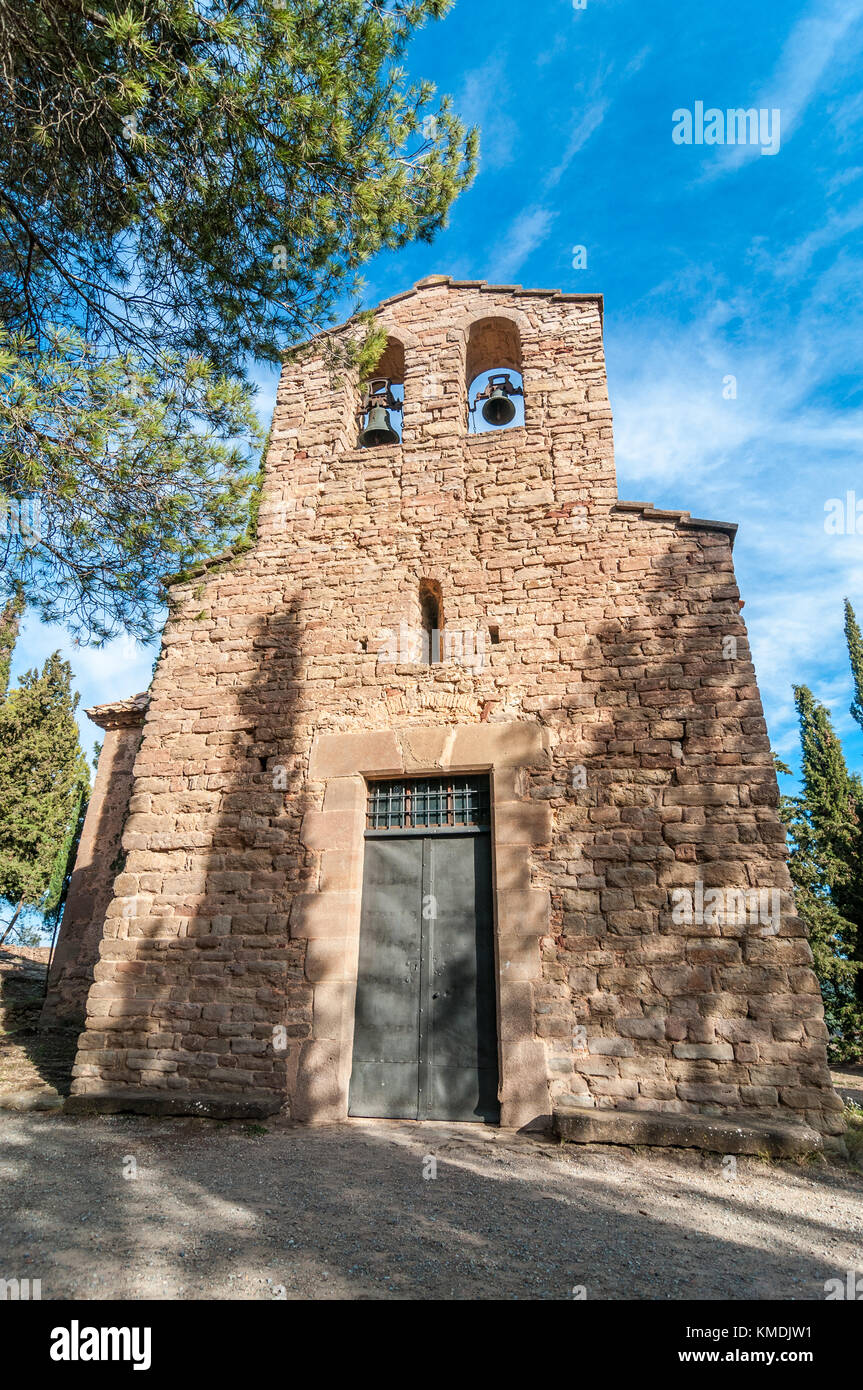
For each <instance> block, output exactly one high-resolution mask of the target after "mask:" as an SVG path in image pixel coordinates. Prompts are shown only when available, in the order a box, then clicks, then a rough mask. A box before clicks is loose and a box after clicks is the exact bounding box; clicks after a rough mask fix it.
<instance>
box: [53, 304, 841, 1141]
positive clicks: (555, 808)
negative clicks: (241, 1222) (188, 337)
mask: <svg viewBox="0 0 863 1390" xmlns="http://www.w3.org/2000/svg"><path fill="white" fill-rule="evenodd" d="M378 312H379V316H380V319H381V321H382V322H383V323H385V324H386V325H387V326H388V329H389V331H390V333H391V335H392V338H393V339H397V340H398V342H397V344H395V346H393V345H392V344H391V349H390V351H389V358H390V360H396V359H397V358H399V357H400V353H401V351H402V350H403V353H404V363H405V370H404V385H405V407H404V434H403V442H402V443H401V444H399V445H392V446H386V447H383V448H378V449H374V450H360V449H357V448H356V447H355V446H356V439H357V418H356V408H357V403H358V392H357V383H352V382H351V381H350V380H349V379H343V380H342V381H341V382H340V383H338V384H333V383H332V381H331V379H330V375H329V372H328V369H327V367H326V365H325V361H324V357H323V352H322V349H321V347H320V345H319V344H316V343H312V344H311V345H309V347H308V349H307V351H306V353H305V356H304V357H303V359H302V360H301V361H299V362H297V363H292V364H289V365H287V366H286V367H285V369H284V370H283V373H282V378H281V382H280V386H279V391H278V400H277V405H276V412H275V417H274V421H273V430H272V436H271V444H270V452H269V457H268V460H267V479H266V487H265V492H264V497H263V501H262V505H261V509H260V519H259V540H258V543H257V544H256V546H255V548H254V549H253V550H251V551H248V552H245V553H243V554H241V555H239V556H237V557H235V558H233V559H232V558H227V559H226V560H224V561H223V562H221V563H216V564H211V565H210V566H209V567H207V568H205V569H202V570H201V571H200V572H199V573H197V574H196V575H194V576H192V577H191V578H190V579H188V580H186V581H184V582H182V583H178V584H177V585H176V586H175V587H174V589H173V603H172V610H171V616H170V619H169V621H168V624H167V626H166V629H165V634H164V641H163V647H162V655H161V658H160V661H159V664H158V666H157V669H156V673H155V677H154V680H153V684H152V688H151V692H150V694H151V698H150V704H149V708H148V711H147V716H146V723H145V727H144V737H143V741H142V744H141V747H140V751H139V753H138V756H137V759H136V763H135V783H134V788H133V795H132V798H131V802H130V815H129V819H128V822H127V824H126V829H125V833H124V838H123V844H124V848H125V851H126V855H127V859H126V864H125V869H124V872H123V873H122V874H121V875H120V876H119V877H118V879H117V881H116V884H115V894H116V896H115V897H114V899H113V901H112V902H111V904H110V905H109V907H108V910H107V916H106V919H105V928H104V937H103V940H102V945H101V954H100V959H99V962H98V964H97V965H96V968H95V982H94V984H93V986H92V988H91V990H90V994H89V999H88V1018H87V1028H86V1031H85V1032H84V1034H83V1035H82V1038H81V1041H80V1050H79V1054H78V1061H77V1064H76V1068H75V1076H76V1079H75V1083H74V1092H75V1096H76V1097H77V1098H78V1100H79V1102H80V1104H81V1105H82V1106H83V1105H85V1104H102V1105H104V1106H111V1105H117V1104H133V1103H134V1104H137V1105H139V1106H141V1107H143V1108H147V1107H150V1108H155V1109H158V1108H166V1109H170V1108H174V1109H181V1110H188V1111H191V1112H192V1113H194V1112H195V1111H201V1110H207V1109H210V1111H211V1113H241V1111H242V1108H243V1107H245V1113H250V1110H251V1109H254V1108H255V1107H257V1108H258V1110H259V1111H260V1112H267V1111H271V1110H275V1109H277V1108H279V1107H280V1106H282V1105H283V1104H284V1105H286V1107H287V1109H288V1111H289V1113H292V1114H294V1115H295V1116H297V1117H299V1118H303V1119H333V1118H338V1117H339V1116H340V1115H343V1114H345V1113H346V1110H345V1106H346V1084H347V1076H348V1075H349V1070H350V1047H351V1038H352V1007H353V998H352V989H353V981H354V980H355V971H356V960H355V957H356V939H357V932H358V922H359V896H360V879H361V862H362V861H361V856H362V824H363V819H362V804H363V797H364V794H365V778H366V777H368V776H378V775H383V774H387V773H394V774H397V773H398V772H400V771H403V770H404V771H407V772H416V773H422V772H433V771H437V770H441V769H448V768H449V769H453V770H464V771H468V770H485V769H489V770H490V771H491V772H492V782H493V797H494V803H495V804H494V837H495V910H496V929H497V954H498V969H499V978H500V980H501V982H502V983H501V985H500V990H501V993H500V997H499V1025H500V1030H501V1040H500V1048H501V1094H502V1099H503V1102H504V1110H503V1122H504V1123H505V1124H518V1125H521V1124H530V1123H537V1124H542V1123H547V1120H548V1116H549V1114H550V1111H551V1109H552V1107H553V1106H555V1105H560V1104H568V1105H579V1106H588V1107H596V1106H598V1107H605V1108H608V1107H621V1108H629V1109H631V1108H636V1109H639V1108H640V1109H650V1110H665V1111H684V1112H692V1113H699V1112H707V1113H734V1114H739V1113H744V1114H749V1115H751V1116H753V1117H759V1118H770V1117H773V1118H779V1117H781V1118H790V1119H799V1120H802V1119H806V1120H808V1121H810V1122H811V1123H812V1124H813V1125H814V1126H815V1127H816V1128H818V1129H820V1130H822V1131H823V1132H828V1133H836V1132H838V1131H839V1130H840V1129H841V1122H840V1121H839V1120H837V1118H836V1116H837V1112H838V1110H839V1109H840V1104H839V1102H838V1101H837V1099H836V1097H835V1094H834V1093H833V1091H832V1088H831V1086H830V1079H829V1074H828V1071H827V1067H826V1059H825V1037H826V1033H825V1028H824V1023H823V1017H822V1006H821V999H820V995H819V992H818V987H817V983H816V981H815V977H814V975H813V973H812V969H811V955H810V952H809V947H808V944H807V942H806V940H805V935H804V932H803V928H802V925H801V923H800V922H799V920H798V919H797V918H796V917H795V916H794V912H793V903H792V900H791V894H790V881H789V877H788V872H787V867H786V862H785V847H784V835H783V830H782V826H781V824H780V821H779V819H778V815H777V809H776V808H777V800H778V792H777V785H776V778H775V775H774V772H773V768H772V763H771V756H770V749H769V745H768V739H767V732H766V727H765V723H764V718H763V713H762V709H761V703H760V699H759V695H758V690H757V686H756V683H755V675H754V671H753V668H752V664H751V659H750V654H749V648H748V644H747V639H746V631H745V626H744V624H743V621H742V618H741V615H740V606H741V605H740V602H739V594H738V590H737V587H736V584H735V580H734V571H733V565H732V558H731V546H732V540H733V534H734V529H735V528H734V527H733V526H729V525H725V524H721V523H713V522H701V521H697V520H693V519H692V518H690V517H689V516H688V514H687V513H681V512H673V513H672V512H657V511H655V510H653V509H652V508H651V507H650V506H649V505H646V504H640V503H620V502H618V499H617V491H616V483H615V475H614V463H613V448H612V427H611V412H610V408H609V403H608V396H607V389H606V380H605V366H604V357H603V348H602V327H601V301H600V300H599V299H598V298H597V297H595V296H579V295H559V294H554V293H551V292H539V291H523V290H521V289H519V288H516V289H512V288H506V287H494V286H487V285H480V284H477V283H465V282H454V281H450V280H446V279H443V278H441V277H434V278H433V279H432V280H430V281H426V282H421V284H420V285H419V286H418V287H416V288H415V289H414V290H412V291H409V292H408V293H407V294H405V295H401V296H397V297H396V298H395V299H393V300H390V301H387V302H386V303H385V304H384V305H382V306H381V307H380V309H379V311H378ZM513 328H514V329H515V330H516V332H517V336H518V340H519V356H518V358H517V359H516V353H515V350H514V348H513V343H512V336H513ZM345 331H347V332H353V331H355V330H354V329H353V328H351V327H348V329H346V330H345ZM501 345H503V346H501ZM486 348H487V350H486ZM498 348H499V350H500V351H504V350H506V352H507V353H508V356H509V360H508V361H505V362H499V361H496V360H488V357H489V354H493V353H494V352H495V351H496V350H497V349H498ZM513 365H514V366H517V368H518V369H519V370H520V371H521V372H522V376H523V382H524V391H525V400H524V407H525V423H524V426H523V427H518V428H514V429H509V430H506V431H502V432H498V433H493V434H484V435H471V434H469V433H468V416H467V401H466V393H465V377H466V374H467V373H468V372H470V373H471V374H472V375H475V374H476V373H477V372H480V371H483V370H487V369H490V368H494V367H498V366H513ZM423 584H426V585H428V584H433V585H435V586H437V585H439V586H440V595H441V600H442V609H443V613H444V624H445V626H444V631H445V632H448V633H449V634H450V637H451V638H454V639H455V647H454V648H451V649H450V651H451V652H452V651H453V650H455V653H456V655H455V657H453V656H452V655H451V656H450V659H448V660H446V661H444V662H441V663H440V664H436V665H421V664H418V663H417V662H416V660H415V659H413V656H412V653H411V652H410V651H408V652H407V653H405V651H404V650H403V649H401V650H400V649H399V632H400V627H401V625H402V624H404V626H405V628H407V629H413V628H414V627H415V626H416V623H417V621H418V613H419V595H420V591H421V586H422V585H423ZM478 653H479V655H480V660H475V659H474V658H475V657H476V656H477V654H478ZM521 729H523V734H524V737H523V738H522V737H521V734H520V732H519V731H520V730H521ZM484 730H487V731H488V737H486V738H485V741H483V739H482V738H479V737H478V735H479V734H481V733H482V731H484ZM340 740H341V742H340ZM345 740H346V742H345ZM513 748H517V749H519V750H520V751H519V754H518V757H513V756H512V753H511V750H512V749H513ZM507 750H510V751H509V752H508V751H507ZM699 885H701V887H699ZM713 888H721V889H725V890H730V892H731V893H735V894H740V893H744V894H745V892H746V890H750V891H751V890H758V891H761V892H768V893H769V892H771V891H773V890H775V891H776V892H777V893H778V894H779V895H780V898H779V900H778V901H779V903H780V905H781V913H779V914H777V913H776V912H773V911H770V912H769V913H768V914H767V915H766V916H764V917H762V916H758V917H757V918H755V919H754V909H750V911H749V914H748V916H746V914H745V913H744V916H746V920H743V921H740V920H737V918H736V917H735V912H734V911H726V913H725V916H724V917H722V918H721V919H720V920H717V919H716V914H715V913H712V914H711V912H710V911H708V912H707V913H705V912H704V911H703V910H702V908H701V905H702V902H703V901H705V900H706V901H708V902H709V901H710V898H709V895H710V892H711V890H712V889H713ZM684 890H688V891H691V893H692V894H693V901H694V904H695V909H696V910H695V912H694V913H693V914H690V916H691V918H692V920H690V921H688V922H687V921H686V920H685V912H681V908H680V903H681V895H682V893H683V891H684ZM728 901H729V902H737V901H738V900H737V899H736V898H735V899H728ZM748 901H749V903H750V904H752V903H755V904H757V902H758V899H757V898H756V899H752V898H750V899H749V900H748ZM765 901H766V902H767V903H768V904H769V905H771V906H772V905H773V904H774V900H773V899H772V898H769V897H768V898H767V899H766V900H765ZM743 902H744V904H745V903H746V902H747V899H746V898H745V896H744V898H743ZM737 915H738V916H739V913H738V914H737ZM504 982H505V983H504ZM232 1106H233V1107H234V1109H233V1111H231V1107H232ZM220 1107H221V1111H220V1109H219V1108H220Z"/></svg>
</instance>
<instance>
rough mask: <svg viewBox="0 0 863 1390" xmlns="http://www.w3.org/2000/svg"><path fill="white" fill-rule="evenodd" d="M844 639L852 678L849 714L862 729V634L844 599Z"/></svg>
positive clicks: (852, 611) (848, 604)
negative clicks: (852, 687)
mask: <svg viewBox="0 0 863 1390" xmlns="http://www.w3.org/2000/svg"><path fill="white" fill-rule="evenodd" d="M845 640H846V641H847V643H848V656H849V659H850V661H851V675H852V676H853V678H854V699H853V700H852V702H851V714H852V716H853V718H854V719H856V720H857V723H858V724H859V725H860V727H861V729H863V634H861V632H860V626H859V624H858V622H857V618H856V616H855V614H854V609H853V608H852V607H851V604H850V603H849V602H848V600H847V598H846V600H845Z"/></svg>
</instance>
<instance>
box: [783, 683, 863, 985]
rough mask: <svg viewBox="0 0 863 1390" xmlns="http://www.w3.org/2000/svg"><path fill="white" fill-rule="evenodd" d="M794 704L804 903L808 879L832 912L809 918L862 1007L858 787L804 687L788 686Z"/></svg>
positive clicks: (862, 859) (862, 805) (826, 715)
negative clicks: (840, 963) (799, 764)
mask: <svg viewBox="0 0 863 1390" xmlns="http://www.w3.org/2000/svg"><path fill="white" fill-rule="evenodd" d="M794 700H795V704H796V707H797V713H798V716H799V719H800V741H801V747H802V763H803V766H802V773H803V789H804V795H803V798H802V799H801V805H800V808H799V810H800V816H801V820H800V822H799V824H798V829H797V832H796V834H795V838H796V839H797V842H798V846H799V854H800V858H799V861H798V862H799V867H800V876H801V879H802V883H803V893H804V898H805V895H806V892H807V876H808V875H809V874H811V876H812V881H811V882H810V883H809V885H808V888H809V890H811V892H812V893H813V895H814V897H815V898H816V899H817V901H818V902H819V903H821V904H823V901H824V896H825V894H826V895H827V898H828V900H829V905H830V908H831V909H832V911H831V912H830V913H829V914H828V915H829V925H828V924H827V919H826V918H825V917H824V916H823V912H822V913H820V914H815V915H816V917H818V920H819V921H820V922H821V923H822V925H823V926H824V932H825V935H824V941H825V943H826V942H828V941H831V940H832V941H833V942H834V945H835V947H836V950H837V951H838V952H839V953H840V954H839V955H838V956H837V959H841V960H843V961H844V962H845V963H846V964H847V963H848V962H850V963H851V968H850V969H846V968H845V966H844V965H843V967H842V970H841V972H840V973H841V974H842V978H843V980H844V981H845V982H846V984H847V983H849V982H850V978H851V974H852V971H853V990H854V995H855V998H856V1000H857V1002H858V1005H860V1006H861V1007H863V831H861V809H863V787H861V783H860V778H859V777H857V776H852V775H851V774H849V772H848V768H847V765H846V763H845V757H844V754H843V752H842V745H841V743H840V742H839V739H838V738H837V736H836V733H835V730H834V729H833V725H832V723H831V720H830V712H829V710H827V709H826V708H825V707H824V706H823V705H822V704H821V703H820V702H819V701H818V700H816V699H815V697H814V696H813V694H812V692H811V690H809V689H808V687H807V686H795V687H794ZM793 833H794V832H793ZM792 858H793V855H792ZM804 864H805V865H808V868H807V870H806V872H804V869H803V866H804ZM795 882H797V880H795ZM813 884H814V885H815V886H813ZM807 920H810V919H807ZM812 927H813V920H810V929H812ZM813 950H814V947H813Z"/></svg>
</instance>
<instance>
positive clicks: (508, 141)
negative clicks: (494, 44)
mask: <svg viewBox="0 0 863 1390" xmlns="http://www.w3.org/2000/svg"><path fill="white" fill-rule="evenodd" d="M511 85H512V84H511V82H510V80H509V76H508V71H507V55H506V54H505V53H504V52H500V53H496V54H495V55H494V56H493V57H491V58H489V59H488V61H487V62H485V63H483V64H482V66H481V67H478V68H474V69H473V70H472V71H471V72H468V73H467V74H466V75H465V78H464V81H463V84H462V88H461V93H460V95H459V97H458V99H457V100H456V102H455V103H454V105H455V109H456V111H458V113H459V115H460V117H461V119H462V120H463V121H464V122H465V124H466V125H468V126H472V125H478V126H479V127H480V168H481V170H485V169H505V168H506V167H507V165H509V164H512V162H513V160H514V159H515V158H516V156H517V153H518V143H519V136H520V129H519V125H518V122H517V121H515V120H514V119H513V118H512V117H511V116H510V115H509V113H508V112H507V110H506V104H505V103H506V96H507V93H508V92H509V91H510V90H511Z"/></svg>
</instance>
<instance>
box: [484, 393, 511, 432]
mask: <svg viewBox="0 0 863 1390" xmlns="http://www.w3.org/2000/svg"><path fill="white" fill-rule="evenodd" d="M482 418H483V419H484V420H485V421H487V423H488V424H489V425H508V424H509V422H510V420H514V419H515V406H514V405H513V403H512V401H511V400H510V398H509V396H508V395H507V394H506V393H505V392H504V391H503V390H502V388H501V387H500V386H496V387H495V388H494V390H493V391H492V393H491V395H490V396H489V398H488V400H487V401H486V403H485V405H484V406H483V408H482Z"/></svg>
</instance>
